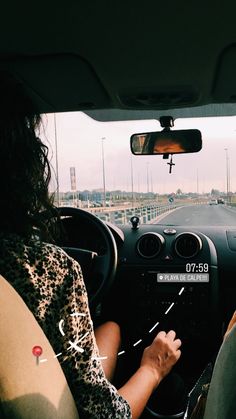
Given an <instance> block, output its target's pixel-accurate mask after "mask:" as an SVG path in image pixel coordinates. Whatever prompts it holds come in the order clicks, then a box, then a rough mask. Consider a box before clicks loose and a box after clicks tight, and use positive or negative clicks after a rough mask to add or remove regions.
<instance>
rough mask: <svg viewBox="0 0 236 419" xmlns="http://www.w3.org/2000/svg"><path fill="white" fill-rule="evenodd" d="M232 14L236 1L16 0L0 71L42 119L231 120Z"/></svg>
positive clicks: (4, 14)
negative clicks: (64, 115)
mask: <svg viewBox="0 0 236 419" xmlns="http://www.w3.org/2000/svg"><path fill="white" fill-rule="evenodd" d="M235 12H236V3H235V1H234V0H225V1H224V2H223V3H222V2H220V1H218V2H217V1H215V0H208V1H206V0H198V2H195V1H192V0H178V1H172V2H167V1H166V2H164V1H163V0H162V1H159V0H147V1H146V2H143V1H140V0H136V1H131V0H128V1H126V2H121V1H116V2H115V1H109V0H106V1H104V0H99V1H97V0H93V1H90V2H86V1H81V0H77V1H75V0H71V1H68V2H66V3H65V2H64V1H63V2H62V1H58V0H51V1H49V2H47V1H45V0H42V1H41V2H39V3H38V4H37V6H36V3H35V2H32V1H31V2H29V1H25V0H23V1H20V2H19V1H17V0H13V1H11V2H5V4H4V6H3V7H2V10H1V25H0V54H1V61H0V69H1V70H7V71H10V72H12V73H13V74H14V75H15V76H16V77H17V78H19V79H20V80H21V81H23V83H24V84H25V85H26V87H27V88H28V90H29V93H30V94H31V95H32V97H33V98H34V99H35V100H36V101H37V103H38V106H39V108H40V111H41V112H42V113H43V112H62V111H75V110H84V111H86V112H87V113H88V114H89V115H90V116H92V117H94V118H97V119H99V120H118V119H140V118H142V119H149V118H152V119H153V118H159V116H161V115H167V114H171V115H172V116H173V117H174V118H176V117H180V116H181V117H192V116H207V115H208V116H209V115H234V114H236V105H235V102H236V77H235V74H236V24H235ZM210 104H211V105H210ZM170 110H171V112H170Z"/></svg>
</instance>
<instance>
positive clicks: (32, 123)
mask: <svg viewBox="0 0 236 419" xmlns="http://www.w3.org/2000/svg"><path fill="white" fill-rule="evenodd" d="M41 122H42V121H41V116H40V114H39V112H38V110H37V108H36V106H35V105H34V104H33V102H32V100H31V99H30V97H29V96H28V95H27V93H26V92H25V90H24V88H23V86H22V84H21V83H20V82H18V81H16V80H15V79H13V78H12V77H11V76H6V74H4V75H3V74H0V193H1V201H0V202H1V204H0V232H4V233H16V234H20V235H21V236H24V237H29V236H31V235H32V233H33V231H34V229H35V228H37V229H38V230H42V232H43V231H44V232H45V231H46V230H47V227H46V224H45V223H44V222H43V221H42V217H41V211H42V210H47V211H48V212H49V213H53V212H54V207H53V197H49V192H48V186H49V182H50V179H51V170H50V164H49V161H48V147H47V146H46V145H45V144H43V143H42V141H41V140H40V138H39V137H38V136H37V132H39V128H40V126H41Z"/></svg>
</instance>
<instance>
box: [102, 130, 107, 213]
mask: <svg viewBox="0 0 236 419" xmlns="http://www.w3.org/2000/svg"><path fill="white" fill-rule="evenodd" d="M105 139H106V138H105V137H102V177H103V206H104V207H105V206H106V178H105V159H104V146H103V141H104V140H105Z"/></svg>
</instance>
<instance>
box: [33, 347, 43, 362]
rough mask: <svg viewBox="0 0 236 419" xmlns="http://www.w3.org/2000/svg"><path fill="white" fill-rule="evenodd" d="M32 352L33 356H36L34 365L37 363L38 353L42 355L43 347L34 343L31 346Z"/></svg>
mask: <svg viewBox="0 0 236 419" xmlns="http://www.w3.org/2000/svg"><path fill="white" fill-rule="evenodd" d="M32 353H33V355H34V356H36V365H39V357H40V355H42V353H43V349H42V348H41V346H38V345H36V346H34V347H33V349H32Z"/></svg>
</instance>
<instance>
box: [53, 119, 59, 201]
mask: <svg viewBox="0 0 236 419" xmlns="http://www.w3.org/2000/svg"><path fill="white" fill-rule="evenodd" d="M54 139H55V159H56V201H57V206H58V207H59V205H60V195H59V171H58V148H57V121H56V114H55V113H54Z"/></svg>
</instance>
